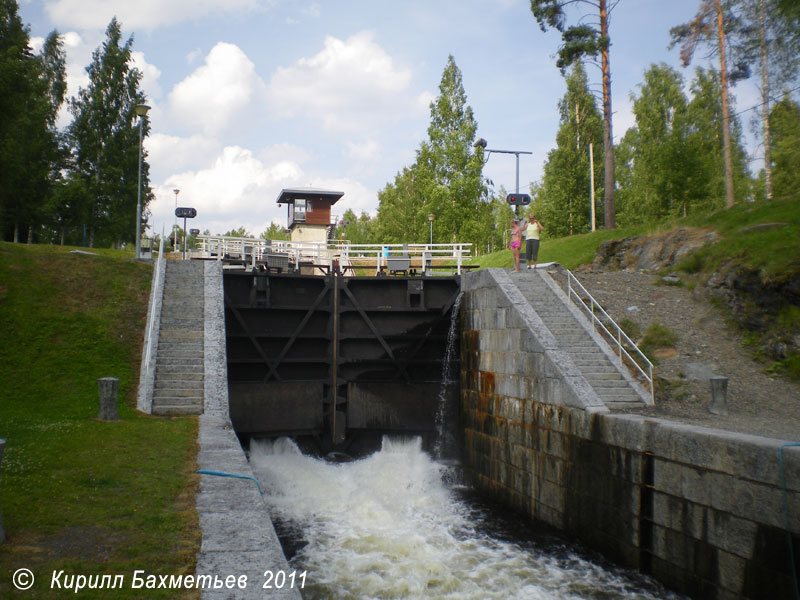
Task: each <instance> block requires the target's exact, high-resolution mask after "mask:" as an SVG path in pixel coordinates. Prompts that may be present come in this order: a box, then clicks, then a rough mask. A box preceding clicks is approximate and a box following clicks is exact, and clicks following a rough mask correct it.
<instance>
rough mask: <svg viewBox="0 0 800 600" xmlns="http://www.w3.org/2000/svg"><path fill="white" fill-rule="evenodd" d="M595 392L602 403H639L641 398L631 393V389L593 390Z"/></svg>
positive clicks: (633, 392)
mask: <svg viewBox="0 0 800 600" xmlns="http://www.w3.org/2000/svg"><path fill="white" fill-rule="evenodd" d="M595 392H597V395H598V396H600V398H601V399H602V400H603V402H609V401H610V402H641V401H642V398H641V397H640V396H639V394H637V393H636V392H635V391H633V388H630V387H629V388H627V389H613V388H595Z"/></svg>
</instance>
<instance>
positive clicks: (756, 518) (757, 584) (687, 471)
mask: <svg viewBox="0 0 800 600" xmlns="http://www.w3.org/2000/svg"><path fill="white" fill-rule="evenodd" d="M463 290H464V293H465V297H464V300H463V302H462V340H461V352H462V356H461V365H462V373H461V409H462V410H461V418H462V429H463V441H464V444H463V447H464V462H465V465H466V467H467V472H468V473H470V475H471V476H472V478H473V480H474V482H475V484H476V485H477V486H478V487H479V488H480V489H482V490H484V491H486V492H487V493H489V494H491V495H493V496H494V497H495V498H496V499H498V500H500V501H502V502H503V503H505V504H506V505H508V506H509V507H512V508H514V509H516V510H518V511H519V512H521V513H523V514H525V515H527V516H528V517H529V518H531V519H532V520H534V521H538V522H542V523H546V524H548V525H550V526H552V527H555V528H557V529H559V530H562V531H564V532H565V533H568V534H569V535H571V536H575V537H577V538H579V539H581V540H582V541H583V542H584V543H586V544H587V545H588V546H590V547H593V548H595V549H597V550H600V551H601V552H603V553H604V554H606V555H607V556H608V557H609V558H611V559H612V560H614V561H616V562H618V563H620V564H623V565H626V566H630V567H634V568H638V569H640V570H642V571H644V572H647V573H650V574H652V575H653V576H655V577H656V578H657V579H659V580H660V581H662V582H663V583H664V584H665V585H667V586H669V587H671V588H673V589H676V590H678V591H681V592H683V593H686V594H689V595H690V596H692V597H695V598H720V599H724V598H765V599H766V598H770V599H773V598H792V596H793V585H794V583H793V573H792V565H791V564H790V549H789V543H790V541H791V543H793V544H794V561H795V565H794V568H795V569H797V570H798V571H800V447H789V446H786V444H787V442H785V441H780V440H772V439H767V438H761V437H756V436H748V435H742V434H736V433H731V432H723V431H719V430H713V429H708V428H702V427H696V426H690V425H684V424H680V423H675V422H669V421H664V420H658V419H652V418H647V417H643V416H639V415H626V414H620V413H610V412H609V411H608V410H607V409H605V408H604V405H603V404H602V402H601V401H600V400H599V398H597V396H596V395H595V394H594V392H593V390H592V389H591V388H590V387H589V386H588V384H587V383H586V382H585V380H584V379H583V378H582V377H581V376H580V374H579V373H578V372H577V369H576V368H575V367H574V365H573V364H572V363H571V361H570V359H569V357H568V356H566V355H565V354H564V353H563V352H561V351H560V350H559V349H558V344H557V343H556V340H555V339H554V338H553V337H552V334H550V332H549V330H547V329H546V328H545V327H544V326H543V325H542V323H541V321H540V320H539V319H538V317H537V316H536V314H535V312H533V310H532V309H531V308H530V307H529V306H528V305H527V302H525V300H524V298H522V297H521V294H519V292H518V290H516V287H515V286H514V285H513V283H512V282H511V281H510V280H509V278H508V276H507V274H506V273H505V272H504V271H502V270H500V269H484V270H481V271H478V272H476V273H471V274H469V275H467V276H465V279H464V286H463ZM782 447H783V466H784V479H785V481H786V494H785V498H786V507H787V508H788V511H787V510H785V507H784V492H783V486H782V478H781V474H780V468H779V467H780V463H779V454H780V451H781V448H782ZM787 518H788V522H789V530H790V532H791V533H790V535H787V531H786V529H787V528H786V523H787Z"/></svg>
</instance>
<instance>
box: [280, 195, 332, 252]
mask: <svg viewBox="0 0 800 600" xmlns="http://www.w3.org/2000/svg"><path fill="white" fill-rule="evenodd" d="M342 196H344V192H334V191H331V190H319V189H314V188H295V189H284V190H281V193H280V195H279V196H278V204H286V205H287V209H288V224H289V225H288V227H289V231H290V233H291V241H293V242H327V241H328V230H329V228H330V226H331V206H333V205H334V204H335V203H336V202H337V201H338V200H339V199H340V198H341V197H342Z"/></svg>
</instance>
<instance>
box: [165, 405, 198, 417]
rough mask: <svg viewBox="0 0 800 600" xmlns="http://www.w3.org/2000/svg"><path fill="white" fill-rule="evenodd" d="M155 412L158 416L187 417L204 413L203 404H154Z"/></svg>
mask: <svg viewBox="0 0 800 600" xmlns="http://www.w3.org/2000/svg"><path fill="white" fill-rule="evenodd" d="M153 414H154V415H156V416H158V417H185V416H191V415H201V414H203V408H202V407H201V406H154V407H153Z"/></svg>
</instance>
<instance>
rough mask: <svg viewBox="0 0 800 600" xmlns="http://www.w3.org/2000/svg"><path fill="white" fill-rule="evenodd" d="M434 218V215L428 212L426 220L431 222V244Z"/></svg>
mask: <svg viewBox="0 0 800 600" xmlns="http://www.w3.org/2000/svg"><path fill="white" fill-rule="evenodd" d="M435 218H436V215H434V214H432V213H431V214H430V215H428V221H430V223H431V246H433V220H434V219H435Z"/></svg>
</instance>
